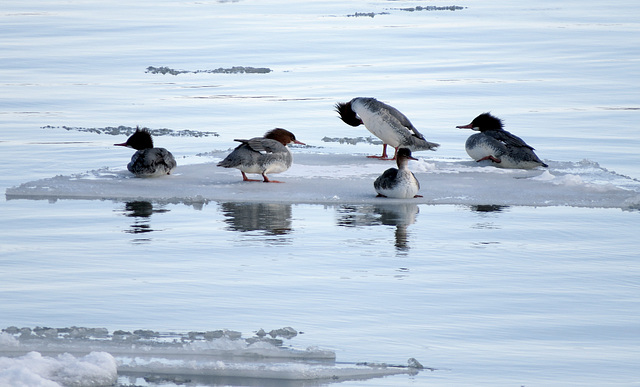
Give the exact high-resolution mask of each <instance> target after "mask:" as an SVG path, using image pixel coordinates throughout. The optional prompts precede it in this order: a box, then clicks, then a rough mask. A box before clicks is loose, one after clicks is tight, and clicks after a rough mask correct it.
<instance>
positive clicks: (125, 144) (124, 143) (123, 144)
mask: <svg viewBox="0 0 640 387" xmlns="http://www.w3.org/2000/svg"><path fill="white" fill-rule="evenodd" d="M113 145H115V146H127V143H126V142H123V143H122V144H113Z"/></svg>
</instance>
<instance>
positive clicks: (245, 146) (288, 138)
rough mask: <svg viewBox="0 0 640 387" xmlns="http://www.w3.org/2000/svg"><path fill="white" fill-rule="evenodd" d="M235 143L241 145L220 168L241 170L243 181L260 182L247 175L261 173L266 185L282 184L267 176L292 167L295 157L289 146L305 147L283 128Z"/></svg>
mask: <svg viewBox="0 0 640 387" xmlns="http://www.w3.org/2000/svg"><path fill="white" fill-rule="evenodd" d="M234 141H238V142H240V143H241V144H240V145H238V146H237V147H236V148H235V149H234V150H233V151H232V152H231V153H230V154H229V155H228V156H227V157H226V158H225V159H224V160H222V161H221V162H219V163H218V166H219V167H224V168H237V169H239V170H240V172H241V173H242V180H243V181H260V180H254V179H249V178H248V177H247V175H246V174H247V173H259V174H261V175H262V179H263V180H262V181H263V182H265V183H281V182H280V181H277V180H270V179H269V178H268V177H267V174H268V173H280V172H284V171H286V170H287V169H289V168H290V167H291V164H292V162H293V156H292V155H291V152H290V151H289V148H287V145H289V144H299V145H305V144H304V143H303V142H300V141H298V140H296V136H295V135H294V134H293V133H291V132H290V131H288V130H286V129H282V128H276V129H273V130H270V131H268V132H267V133H265V135H264V136H263V137H254V138H251V139H249V140H242V139H235V140H234Z"/></svg>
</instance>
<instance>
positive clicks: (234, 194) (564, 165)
mask: <svg viewBox="0 0 640 387" xmlns="http://www.w3.org/2000/svg"><path fill="white" fill-rule="evenodd" d="M225 154H226V152H217V153H210V154H208V155H207V156H206V158H207V161H208V162H205V163H198V164H189V165H179V166H178V169H177V170H176V172H175V174H174V175H171V176H164V177H160V178H153V179H151V178H147V179H145V178H134V177H133V176H132V175H131V174H130V173H129V172H128V171H126V170H125V169H124V168H122V169H118V170H113V169H109V168H104V169H101V170H96V171H91V172H86V173H79V174H77V175H73V176H55V177H51V178H46V179H41V180H37V181H31V182H27V183H24V184H21V185H20V186H17V187H13V188H9V189H7V191H6V197H7V199H9V200H10V199H47V200H55V199H62V198H68V199H113V200H141V199H143V200H153V201H164V202H182V203H189V204H191V203H202V202H208V201H231V202H241V201H249V202H280V203H283V202H284V203H309V204H313V203H320V204H327V203H381V201H383V200H384V201H385V202H390V201H393V200H400V199H391V200H390V199H381V198H376V197H375V196H376V195H375V191H374V190H373V181H374V180H375V178H376V177H377V176H379V175H380V174H381V173H382V172H383V171H384V170H386V169H387V168H391V167H393V166H395V163H393V162H389V161H379V160H371V159H367V158H366V157H364V156H362V155H345V154H312V153H297V154H295V155H294V164H293V166H292V167H291V169H289V170H288V171H286V172H284V173H282V174H279V175H276V176H277V179H278V180H281V181H284V182H285V183H284V184H265V183H262V182H243V181H242V179H241V176H240V172H239V171H238V170H236V169H225V168H220V167H216V162H217V161H219V160H220V159H222V158H223V157H224V156H225ZM419 158H420V160H419V161H412V162H410V164H409V168H410V169H411V170H412V171H413V172H414V173H415V175H416V177H417V178H418V180H419V181H420V184H421V189H420V192H419V194H420V195H422V196H423V197H422V198H416V199H411V200H412V202H413V203H417V204H420V203H427V204H463V205H519V206H576V207H607V208H621V209H638V208H640V181H638V180H636V179H633V178H630V177H627V176H624V175H620V174H616V173H615V172H612V171H608V170H607V169H605V168H602V167H600V166H599V165H598V164H597V163H595V162H592V161H588V160H583V161H579V162H554V161H549V160H545V162H547V163H548V164H549V168H548V169H543V168H539V169H534V170H515V169H501V168H495V167H492V166H488V165H485V164H483V163H476V162H474V161H468V160H458V159H428V158H423V157H422V156H419Z"/></svg>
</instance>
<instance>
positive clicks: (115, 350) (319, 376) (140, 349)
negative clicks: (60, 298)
mask: <svg viewBox="0 0 640 387" xmlns="http://www.w3.org/2000/svg"><path fill="white" fill-rule="evenodd" d="M296 335H297V331H295V329H293V328H290V327H285V328H281V329H276V330H272V331H270V332H269V333H266V332H264V330H262V329H261V330H259V331H258V332H257V333H256V335H255V336H254V337H250V338H247V339H244V338H242V334H241V333H240V332H236V331H229V330H217V331H208V332H189V333H186V334H179V333H159V332H154V331H152V330H136V331H133V332H128V331H114V332H113V333H111V334H109V333H108V331H107V330H106V329H104V328H83V327H69V328H61V329H56V328H41V327H36V328H34V329H31V328H17V327H8V328H6V329H4V330H3V332H0V385H3V386H4V385H7V386H42V387H58V386H89V387H92V386H111V385H113V384H114V383H115V382H116V380H117V378H118V374H125V375H126V374H140V373H144V374H146V375H165V376H167V375H169V376H171V377H173V378H175V377H179V378H180V377H192V376H196V377H198V376H199V377H203V376H206V377H236V378H249V379H252V378H255V379H260V380H265V379H277V380H323V379H328V380H332V381H340V380H347V379H368V378H373V377H381V376H386V375H395V374H414V373H417V372H419V371H420V370H423V369H424V367H423V366H422V364H420V362H418V361H417V360H416V359H414V358H410V359H409V360H408V363H407V364H406V365H387V364H378V363H357V364H354V363H338V362H336V361H335V353H334V352H333V351H328V350H323V349H319V348H307V349H295V348H293V347H290V346H287V347H285V346H283V341H284V340H287V339H291V338H293V337H295V336H296Z"/></svg>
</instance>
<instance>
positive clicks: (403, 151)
mask: <svg viewBox="0 0 640 387" xmlns="http://www.w3.org/2000/svg"><path fill="white" fill-rule="evenodd" d="M409 160H416V161H417V160H418V159H416V158H415V157H413V156H412V155H411V150H409V149H408V148H400V149H398V153H397V154H396V163H397V164H398V167H400V166H401V165H407V163H408V162H409Z"/></svg>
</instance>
